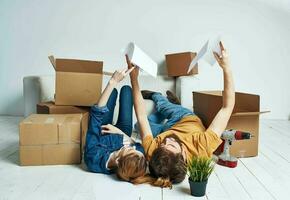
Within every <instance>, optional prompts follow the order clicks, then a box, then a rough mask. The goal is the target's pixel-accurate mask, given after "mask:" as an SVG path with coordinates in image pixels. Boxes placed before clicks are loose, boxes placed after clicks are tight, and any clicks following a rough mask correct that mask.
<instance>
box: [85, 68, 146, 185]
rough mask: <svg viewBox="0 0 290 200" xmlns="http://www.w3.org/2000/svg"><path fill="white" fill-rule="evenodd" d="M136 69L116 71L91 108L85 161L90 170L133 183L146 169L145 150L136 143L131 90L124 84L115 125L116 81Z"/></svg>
mask: <svg viewBox="0 0 290 200" xmlns="http://www.w3.org/2000/svg"><path fill="white" fill-rule="evenodd" d="M132 70H133V69H130V70H128V69H124V70H121V71H115V73H114V74H113V75H112V77H111V79H110V81H109V82H108V84H107V86H106V88H105V90H104V91H103V93H102V95H101V97H100V99H99V102H98V103H97V104H96V105H94V106H92V108H91V111H90V121H89V129H88V132H87V136H86V146H85V153H84V161H85V163H86V165H87V168H88V170H89V171H91V172H96V173H104V174H111V173H114V172H115V173H116V174H117V177H118V178H119V179H121V180H124V181H129V182H132V183H134V181H136V178H137V177H140V176H143V175H144V174H145V172H146V159H145V157H144V154H143V152H144V150H143V148H142V146H141V145H140V144H139V143H134V141H133V140H132V139H131V134H132V109H133V99H132V89H131V87H130V86H123V87H122V89H121V92H120V97H119V103H120V108H119V116H118V121H117V123H116V124H115V126H113V125H112V121H113V115H114V108H115V105H116V99H117V96H118V92H117V90H116V88H115V87H116V86H117V84H118V83H119V82H120V81H122V80H123V79H124V78H125V76H126V75H128V74H129V73H130V72H131V71H132Z"/></svg>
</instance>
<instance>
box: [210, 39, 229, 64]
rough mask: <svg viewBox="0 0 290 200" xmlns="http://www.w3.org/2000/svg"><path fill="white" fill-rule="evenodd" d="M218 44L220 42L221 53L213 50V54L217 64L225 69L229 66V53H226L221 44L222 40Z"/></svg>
mask: <svg viewBox="0 0 290 200" xmlns="http://www.w3.org/2000/svg"><path fill="white" fill-rule="evenodd" d="M219 44H220V49H221V55H219V54H218V53H217V52H213V55H214V57H215V59H216V60H217V62H218V64H219V66H220V67H221V68H222V69H223V70H227V69H229V68H230V64H229V55H228V53H227V50H226V49H225V48H224V45H223V44H222V42H220V43H219Z"/></svg>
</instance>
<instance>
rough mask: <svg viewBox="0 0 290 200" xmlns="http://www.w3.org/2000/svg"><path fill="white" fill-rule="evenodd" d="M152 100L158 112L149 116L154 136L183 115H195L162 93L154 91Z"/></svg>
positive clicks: (136, 126) (137, 128) (136, 127)
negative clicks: (170, 100)
mask: <svg viewBox="0 0 290 200" xmlns="http://www.w3.org/2000/svg"><path fill="white" fill-rule="evenodd" d="M152 100H153V101H154V103H155V108H156V112H155V113H152V114H150V115H149V116H148V121H149V124H150V127H151V131H152V134H153V137H156V136H157V135H159V134H160V133H162V132H164V131H166V130H167V129H169V128H171V127H172V126H173V125H174V124H176V123H177V122H178V121H179V120H181V119H182V118H183V117H185V116H188V115H194V113H193V112H192V111H191V110H189V109H187V108H184V107H182V106H181V105H177V104H173V103H171V102H169V101H168V99H167V98H166V97H164V96H162V94H161V93H154V94H153V95H152ZM165 119H167V121H166V122H165V123H164V121H165ZM135 129H136V130H139V127H138V125H137V124H135Z"/></svg>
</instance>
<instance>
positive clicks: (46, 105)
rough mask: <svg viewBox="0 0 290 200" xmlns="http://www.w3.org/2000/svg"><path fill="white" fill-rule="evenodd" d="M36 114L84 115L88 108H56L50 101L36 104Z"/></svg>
mask: <svg viewBox="0 0 290 200" xmlns="http://www.w3.org/2000/svg"><path fill="white" fill-rule="evenodd" d="M36 110H37V114H75V113H86V112H89V111H90V107H84V106H82V107H81V106H57V105H55V104H54V103H53V102H52V101H50V102H42V103H38V104H37V106H36Z"/></svg>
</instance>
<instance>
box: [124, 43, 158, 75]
mask: <svg viewBox="0 0 290 200" xmlns="http://www.w3.org/2000/svg"><path fill="white" fill-rule="evenodd" d="M124 53H125V54H127V55H128V57H129V60H130V61H131V62H132V63H133V64H135V65H137V66H138V67H139V68H141V69H142V70H143V71H145V72H146V73H148V74H150V75H151V76H154V77H155V78H156V77H157V63H156V62H154V61H153V60H152V59H151V58H150V57H149V56H148V55H147V54H146V53H144V51H142V50H141V49H140V48H139V47H138V46H137V45H136V44H134V43H133V42H130V43H129V44H128V46H127V48H126V50H125V52H124Z"/></svg>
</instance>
